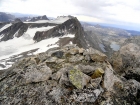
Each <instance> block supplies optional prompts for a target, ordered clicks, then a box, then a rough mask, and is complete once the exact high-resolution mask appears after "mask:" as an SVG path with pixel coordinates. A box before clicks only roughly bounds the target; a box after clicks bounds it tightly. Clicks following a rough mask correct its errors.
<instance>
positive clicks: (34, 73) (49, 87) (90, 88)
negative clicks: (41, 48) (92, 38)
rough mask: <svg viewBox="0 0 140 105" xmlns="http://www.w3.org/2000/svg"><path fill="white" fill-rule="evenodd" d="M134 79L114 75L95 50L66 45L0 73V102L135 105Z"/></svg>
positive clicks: (139, 87)
mask: <svg viewBox="0 0 140 105" xmlns="http://www.w3.org/2000/svg"><path fill="white" fill-rule="evenodd" d="M128 74H129V73H128ZM135 74H136V73H135ZM137 78H138V79H129V80H127V77H126V78H125V76H124V77H123V76H119V75H117V74H116V72H115V71H114V70H113V68H112V66H111V64H110V63H109V62H108V61H107V56H106V55H105V54H103V53H101V52H99V51H97V50H95V49H92V48H89V49H87V50H85V49H83V48H79V47H77V46H75V45H67V46H64V47H62V48H61V49H57V50H56V49H52V50H49V51H47V52H45V53H40V54H38V55H35V56H32V57H29V58H24V59H22V60H20V61H19V62H16V63H15V64H13V66H12V67H11V68H9V69H8V70H6V71H5V72H3V73H2V74H1V75H0V105H138V104H140V83H139V82H140V81H139V76H138V77H137Z"/></svg>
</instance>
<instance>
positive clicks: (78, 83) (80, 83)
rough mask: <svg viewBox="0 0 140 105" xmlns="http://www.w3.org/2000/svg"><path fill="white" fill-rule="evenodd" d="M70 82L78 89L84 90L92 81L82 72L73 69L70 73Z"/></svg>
mask: <svg viewBox="0 0 140 105" xmlns="http://www.w3.org/2000/svg"><path fill="white" fill-rule="evenodd" d="M68 75H69V80H70V82H71V83H72V84H73V85H74V86H75V87H76V88H77V89H83V88H84V86H86V85H87V83H88V82H89V80H90V79H91V78H90V77H89V76H88V75H86V74H84V73H82V72H81V71H80V70H77V69H72V70H70V71H69V72H68Z"/></svg>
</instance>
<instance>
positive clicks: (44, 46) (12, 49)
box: [0, 26, 75, 70]
mask: <svg viewBox="0 0 140 105" xmlns="http://www.w3.org/2000/svg"><path fill="white" fill-rule="evenodd" d="M50 28H52V27H50V26H49V27H42V28H33V29H30V28H29V29H28V30H27V32H25V34H24V35H23V36H21V37H19V38H17V37H14V38H13V39H11V40H8V41H2V42H0V52H1V53H0V64H4V65H5V66H6V67H5V68H4V69H7V68H9V67H11V66H12V65H11V64H13V63H14V62H11V63H9V64H8V65H6V60H3V59H8V58H10V57H12V56H14V55H18V54H20V53H22V52H26V51H30V50H33V49H38V50H37V51H36V52H34V53H33V54H37V53H41V52H45V51H47V50H48V49H50V48H53V47H58V45H57V44H56V42H57V41H58V40H59V38H64V37H74V36H75V35H72V34H68V35H64V36H63V37H55V38H49V39H45V40H42V41H40V42H38V43H35V41H34V40H33V37H34V35H35V32H36V31H43V30H47V29H50ZM1 69H3V68H2V67H0V70H1Z"/></svg>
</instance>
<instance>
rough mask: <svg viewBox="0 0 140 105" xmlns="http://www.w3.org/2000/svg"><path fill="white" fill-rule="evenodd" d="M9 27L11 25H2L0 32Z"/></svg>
mask: <svg viewBox="0 0 140 105" xmlns="http://www.w3.org/2000/svg"><path fill="white" fill-rule="evenodd" d="M11 25H12V24H11V23H9V24H6V25H4V26H3V27H2V28H0V32H2V31H3V30H5V29H6V28H8V27H10V26H11Z"/></svg>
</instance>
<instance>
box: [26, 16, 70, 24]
mask: <svg viewBox="0 0 140 105" xmlns="http://www.w3.org/2000/svg"><path fill="white" fill-rule="evenodd" d="M68 19H70V18H69V17H59V18H56V19H54V20H39V21H35V22H24V23H56V24H61V23H64V22H65V21H67V20H68Z"/></svg>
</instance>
